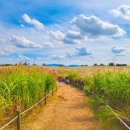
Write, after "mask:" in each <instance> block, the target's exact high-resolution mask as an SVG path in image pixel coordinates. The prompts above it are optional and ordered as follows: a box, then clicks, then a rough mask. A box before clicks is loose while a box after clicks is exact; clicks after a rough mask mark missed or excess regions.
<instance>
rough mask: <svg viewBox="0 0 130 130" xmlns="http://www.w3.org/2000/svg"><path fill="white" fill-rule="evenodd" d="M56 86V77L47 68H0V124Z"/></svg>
mask: <svg viewBox="0 0 130 130" xmlns="http://www.w3.org/2000/svg"><path fill="white" fill-rule="evenodd" d="M54 87H56V78H55V76H54V74H53V73H52V72H51V71H49V70H48V69H44V68H38V67H37V68H36V67H6V68H0V126H1V125H2V124H4V123H5V122H8V121H9V120H10V119H11V118H12V117H14V116H15V113H16V110H17V109H19V110H20V111H23V110H25V109H27V108H29V107H31V106H32V105H34V104H35V103H36V102H38V101H39V100H40V99H41V98H43V97H44V94H45V93H48V92H49V91H51V90H52V88H54Z"/></svg>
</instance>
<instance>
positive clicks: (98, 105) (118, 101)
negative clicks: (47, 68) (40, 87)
mask: <svg viewBox="0 0 130 130" xmlns="http://www.w3.org/2000/svg"><path fill="white" fill-rule="evenodd" d="M59 74H60V75H61V76H62V77H66V76H67V77H69V79H70V81H71V83H72V84H73V85H74V86H77V85H78V86H80V85H81V86H83V90H84V92H85V94H86V95H88V96H90V107H91V108H93V111H94V113H95V115H96V117H97V118H98V119H99V121H100V122H101V124H102V126H103V127H105V128H107V129H110V130H116V129H117V130H120V129H121V130H124V129H125V128H124V127H123V126H122V125H121V123H120V122H119V121H118V120H117V119H116V117H115V116H114V115H113V114H112V113H111V111H110V110H109V109H108V107H107V105H106V103H107V104H108V105H109V106H110V107H112V109H113V110H115V112H116V113H117V114H118V116H119V117H121V118H122V119H123V120H124V121H125V122H127V123H128V124H129V123H130V116H129V115H130V109H129V108H130V107H129V106H130V67H81V68H65V69H59ZM93 93H94V94H96V95H97V96H98V97H99V98H100V99H101V100H102V101H103V102H105V103H103V102H101V100H99V98H97V97H96V96H93ZM104 120H105V121H104ZM109 126H110V127H109Z"/></svg>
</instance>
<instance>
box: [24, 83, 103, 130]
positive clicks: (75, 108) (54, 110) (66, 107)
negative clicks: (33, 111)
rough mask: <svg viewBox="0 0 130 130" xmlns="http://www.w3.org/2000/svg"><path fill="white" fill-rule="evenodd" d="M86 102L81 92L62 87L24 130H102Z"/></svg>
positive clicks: (65, 86)
mask: <svg viewBox="0 0 130 130" xmlns="http://www.w3.org/2000/svg"><path fill="white" fill-rule="evenodd" d="M85 102H86V99H85V96H83V93H82V92H81V91H80V90H78V89H76V88H73V87H70V86H69V85H62V86H61V87H60V88H59V90H58V92H57V94H56V95H55V97H54V100H53V101H51V102H50V103H48V104H47V105H46V106H45V107H44V109H43V110H42V111H41V112H40V113H39V114H38V115H37V118H36V119H35V120H34V121H31V122H29V123H27V124H26V126H25V127H24V130H101V129H100V128H99V125H98V124H97V121H96V120H95V119H94V116H93V114H92V112H91V111H90V109H89V108H88V107H87V106H86V103H85Z"/></svg>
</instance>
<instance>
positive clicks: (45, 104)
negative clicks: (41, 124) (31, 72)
mask: <svg viewBox="0 0 130 130" xmlns="http://www.w3.org/2000/svg"><path fill="white" fill-rule="evenodd" d="M46 95H47V94H46V92H45V105H46Z"/></svg>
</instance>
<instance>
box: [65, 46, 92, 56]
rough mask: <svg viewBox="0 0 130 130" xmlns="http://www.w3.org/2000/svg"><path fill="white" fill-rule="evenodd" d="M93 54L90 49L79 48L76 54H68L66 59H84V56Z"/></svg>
mask: <svg viewBox="0 0 130 130" xmlns="http://www.w3.org/2000/svg"><path fill="white" fill-rule="evenodd" d="M92 55H93V53H92V51H91V50H90V49H87V48H86V47H78V48H76V50H75V52H74V53H71V54H70V53H67V54H66V58H71V57H84V56H92Z"/></svg>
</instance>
